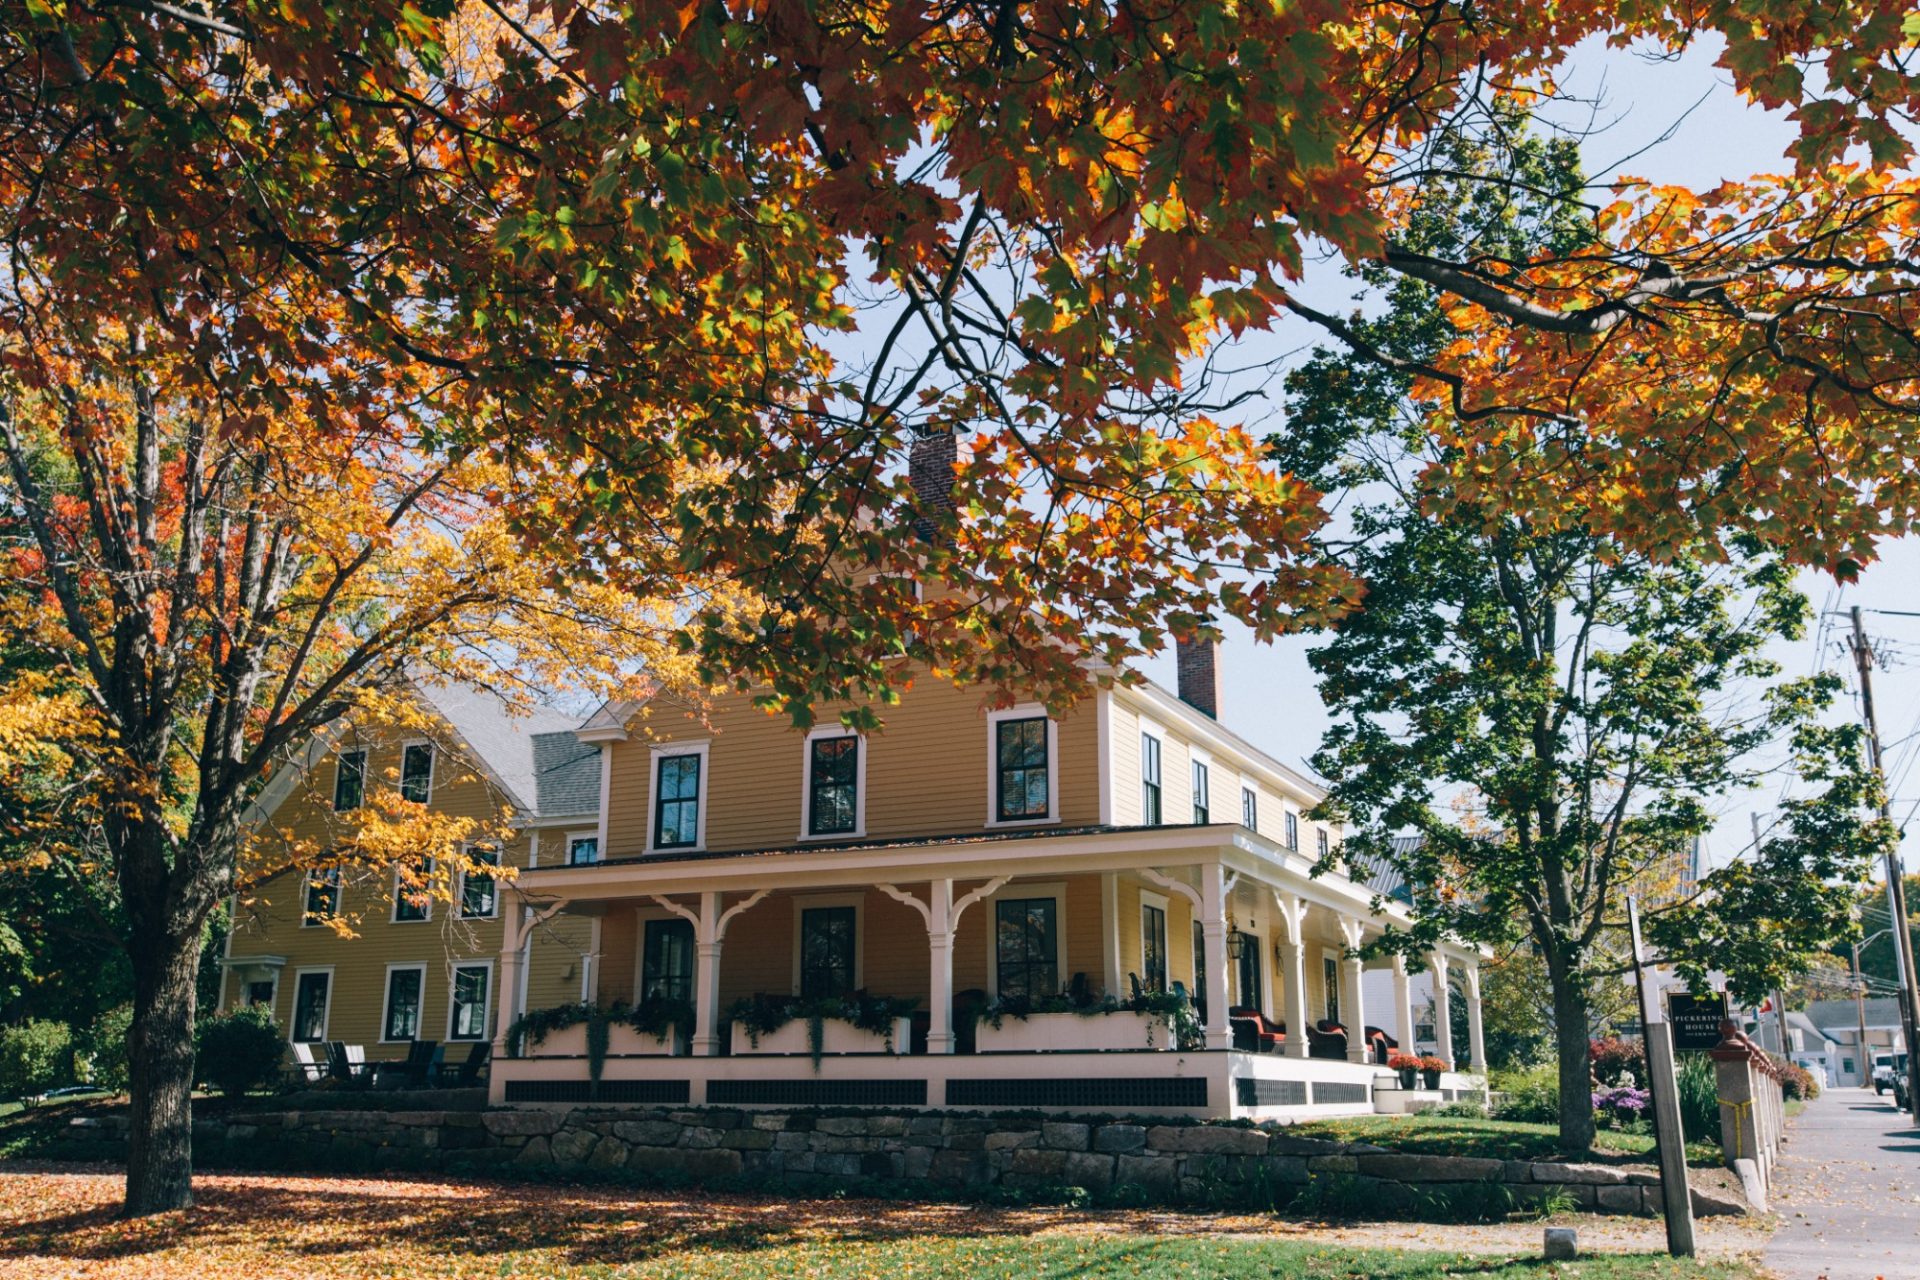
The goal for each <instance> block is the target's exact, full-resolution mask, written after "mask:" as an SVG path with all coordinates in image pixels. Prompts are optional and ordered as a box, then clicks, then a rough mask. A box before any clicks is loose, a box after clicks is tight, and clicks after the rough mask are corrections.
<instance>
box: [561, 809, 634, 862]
mask: <svg viewBox="0 0 1920 1280" xmlns="http://www.w3.org/2000/svg"><path fill="white" fill-rule="evenodd" d="M648 822H649V823H651V822H652V819H651V818H649V819H648ZM561 838H562V839H563V840H565V841H566V847H565V848H563V849H561V850H560V864H559V865H561V866H563V867H585V866H591V865H592V863H588V862H575V861H574V860H573V842H574V841H576V840H591V841H593V862H604V861H606V858H607V844H606V841H604V840H602V839H601V838H600V832H599V831H598V830H593V831H569V832H567V833H566V835H565V836H563V837H561Z"/></svg>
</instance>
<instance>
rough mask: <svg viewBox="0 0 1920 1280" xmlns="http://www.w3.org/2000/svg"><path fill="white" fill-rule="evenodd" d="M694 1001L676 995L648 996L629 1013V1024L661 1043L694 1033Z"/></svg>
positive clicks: (683, 1037)
mask: <svg viewBox="0 0 1920 1280" xmlns="http://www.w3.org/2000/svg"><path fill="white" fill-rule="evenodd" d="M693 1022H694V1012H693V1003H692V1002H691V1001H688V1000H682V999H679V998H678V997H676V996H648V997H647V998H646V999H645V1000H642V1001H641V1002H640V1003H639V1004H637V1005H635V1006H633V1009H632V1011H631V1012H630V1013H628V1014H627V1025H628V1026H630V1027H632V1028H633V1029H634V1030H635V1031H637V1032H639V1033H640V1034H641V1035H647V1036H652V1037H653V1038H654V1039H655V1040H658V1041H659V1042H660V1043H661V1044H665V1043H667V1041H668V1040H669V1039H685V1038H687V1037H689V1036H691V1035H692V1034H693Z"/></svg>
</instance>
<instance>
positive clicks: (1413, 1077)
mask: <svg viewBox="0 0 1920 1280" xmlns="http://www.w3.org/2000/svg"><path fill="white" fill-rule="evenodd" d="M1400 1087H1401V1088H1402V1089H1417V1088H1419V1087H1420V1072H1419V1071H1418V1070H1417V1069H1416V1068H1413V1067H1401V1068H1400Z"/></svg>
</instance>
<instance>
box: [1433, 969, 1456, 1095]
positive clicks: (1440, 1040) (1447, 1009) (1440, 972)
mask: <svg viewBox="0 0 1920 1280" xmlns="http://www.w3.org/2000/svg"><path fill="white" fill-rule="evenodd" d="M1432 961H1433V1043H1434V1046H1435V1049H1434V1052H1435V1053H1436V1054H1437V1055H1438V1056H1439V1057H1441V1058H1444V1059H1446V1063H1447V1068H1448V1070H1452V1068H1453V991H1452V990H1451V989H1450V988H1449V987H1448V986H1447V970H1448V968H1449V965H1448V963H1447V958H1446V957H1445V956H1444V955H1441V954H1440V953H1439V952H1438V951H1436V952H1434V953H1433V958H1432Z"/></svg>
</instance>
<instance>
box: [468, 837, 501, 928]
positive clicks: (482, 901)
mask: <svg viewBox="0 0 1920 1280" xmlns="http://www.w3.org/2000/svg"><path fill="white" fill-rule="evenodd" d="M467 860H468V861H469V862H472V863H481V864H484V865H486V866H490V867H497V866H499V865H500V851H499V850H498V849H469V850H468V851H467ZM498 903H499V893H498V891H497V890H496V889H495V887H494V879H493V877H492V876H491V875H488V874H487V873H486V872H484V871H476V870H474V869H473V868H472V867H468V868H467V869H466V870H465V871H463V872H462V873H461V876H460V918H461V919H462V920H490V919H492V918H493V912H494V908H495V907H496V906H497V905H498Z"/></svg>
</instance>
